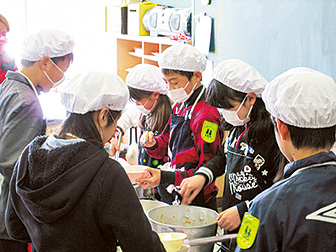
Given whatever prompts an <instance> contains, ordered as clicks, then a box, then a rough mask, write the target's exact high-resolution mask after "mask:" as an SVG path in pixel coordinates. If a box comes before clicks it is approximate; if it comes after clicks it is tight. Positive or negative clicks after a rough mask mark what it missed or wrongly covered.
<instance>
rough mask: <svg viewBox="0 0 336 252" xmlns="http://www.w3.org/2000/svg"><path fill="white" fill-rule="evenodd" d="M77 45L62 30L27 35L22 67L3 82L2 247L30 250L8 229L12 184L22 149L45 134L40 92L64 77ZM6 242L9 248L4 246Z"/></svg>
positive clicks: (0, 149)
mask: <svg viewBox="0 0 336 252" xmlns="http://www.w3.org/2000/svg"><path fill="white" fill-rule="evenodd" d="M73 47H74V40H73V39H72V38H71V36H69V35H68V34H67V33H65V32H62V31H58V30H43V31H40V32H38V33H36V34H33V35H31V36H29V37H27V38H26V39H25V40H24V42H23V50H22V69H21V70H20V71H17V72H12V71H8V72H7V74H6V79H5V80H4V82H3V83H2V84H1V85H0V117H1V121H2V122H1V131H0V172H1V174H2V175H3V176H4V177H5V179H4V182H3V183H2V193H1V196H0V197H1V198H0V250H4V251H17V252H20V251H27V245H26V244H24V243H21V242H16V241H13V239H12V238H10V237H9V236H8V234H7V232H6V228H5V221H4V218H5V208H6V202H7V196H8V184H9V181H10V178H11V175H12V172H13V168H14V165H15V163H16V161H17V159H18V158H19V156H20V154H21V152H22V150H23V149H24V148H25V147H26V145H27V144H28V143H30V142H31V141H32V140H33V139H34V138H35V137H36V136H38V135H43V134H45V130H46V121H45V119H44V116H43V111H42V108H41V105H40V103H39V99H38V95H39V93H40V92H41V91H43V92H48V91H49V90H50V88H52V87H55V86H56V85H57V84H59V83H60V82H61V81H62V80H63V79H64V72H65V71H66V70H67V69H68V67H69V65H70V64H71V62H72V60H73V53H72V50H73ZM2 244H4V246H5V249H1V248H2ZM6 244H8V246H7V245H6Z"/></svg>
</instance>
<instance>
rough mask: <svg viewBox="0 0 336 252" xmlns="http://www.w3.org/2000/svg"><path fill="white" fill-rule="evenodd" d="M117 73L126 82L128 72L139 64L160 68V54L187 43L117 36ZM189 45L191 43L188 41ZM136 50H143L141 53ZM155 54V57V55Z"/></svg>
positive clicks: (153, 38) (156, 38) (161, 38)
mask: <svg viewBox="0 0 336 252" xmlns="http://www.w3.org/2000/svg"><path fill="white" fill-rule="evenodd" d="M116 39H117V73H118V75H119V76H120V77H121V78H122V79H123V80H125V79H126V75H127V74H128V70H129V69H130V68H132V67H134V66H136V65H138V64H152V65H156V66H158V60H159V57H160V54H161V53H162V52H163V51H164V50H166V49H167V48H168V47H170V46H172V45H174V44H176V43H185V41H173V40H170V38H167V37H150V36H131V35H124V34H117V35H116ZM188 43H191V42H189V41H188ZM134 48H136V49H142V50H141V53H139V52H135V51H134V50H135V49H134ZM154 54H155V55H154Z"/></svg>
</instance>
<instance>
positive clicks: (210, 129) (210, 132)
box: [201, 121, 218, 143]
mask: <svg viewBox="0 0 336 252" xmlns="http://www.w3.org/2000/svg"><path fill="white" fill-rule="evenodd" d="M217 129H218V125H217V124H216V123H212V122H208V121H204V123H203V128H202V133H201V137H202V139H203V140H204V141H205V142H207V143H213V142H214V141H215V140H216V135H217Z"/></svg>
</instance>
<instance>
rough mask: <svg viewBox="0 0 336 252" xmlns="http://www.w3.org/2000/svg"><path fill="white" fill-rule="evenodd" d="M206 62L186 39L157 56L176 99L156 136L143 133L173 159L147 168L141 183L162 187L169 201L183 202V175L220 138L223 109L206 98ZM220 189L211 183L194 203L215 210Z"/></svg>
mask: <svg viewBox="0 0 336 252" xmlns="http://www.w3.org/2000/svg"><path fill="white" fill-rule="evenodd" d="M205 65H206V58H205V56H204V55H203V54H202V53H201V52H199V51H198V50H197V49H196V48H195V47H193V46H191V45H188V44H178V45H174V46H171V47H169V48H168V49H166V50H165V51H164V52H163V54H162V56H161V58H160V61H159V67H160V68H161V69H162V73H163V75H164V79H165V81H166V83H167V85H168V87H169V94H170V97H171V98H172V99H173V100H174V101H175V102H176V103H175V105H174V108H173V113H172V115H171V117H170V119H169V121H168V124H167V127H165V129H164V131H163V132H162V133H161V134H160V135H159V136H156V137H153V135H152V134H146V133H144V134H143V138H142V144H143V146H144V147H146V149H147V153H148V154H149V155H151V156H153V157H155V158H162V157H164V156H165V155H167V153H168V154H169V156H170V159H171V163H170V164H168V163H167V165H165V166H164V167H162V168H161V170H157V169H149V171H150V173H151V174H152V177H150V178H147V179H140V180H138V182H142V183H143V184H141V186H142V187H143V188H145V189H146V188H153V187H156V186H158V188H159V192H160V195H161V196H162V197H163V198H164V200H165V201H167V202H169V203H171V204H180V203H181V196H180V195H179V194H178V192H179V186H180V184H181V182H182V180H183V179H184V178H187V177H190V176H192V175H193V174H194V173H195V171H196V170H197V169H198V168H199V167H200V166H201V165H203V164H205V163H207V162H208V161H209V160H210V159H211V158H213V157H214V155H215V154H216V152H217V150H218V148H219V146H220V145H221V141H222V134H221V132H220V130H219V129H218V125H219V123H220V117H219V114H218V112H217V110H216V109H215V108H214V107H211V106H209V105H207V104H205V100H204V98H205V87H204V86H203V85H202V84H201V79H202V72H203V71H204V70H205ZM164 169H168V170H164ZM216 194H217V187H216V186H215V183H211V184H209V185H207V186H206V187H205V188H204V190H202V191H201V192H200V193H199V194H198V195H197V197H196V198H195V200H194V201H193V202H191V204H193V205H199V206H206V207H209V208H212V209H217V203H216Z"/></svg>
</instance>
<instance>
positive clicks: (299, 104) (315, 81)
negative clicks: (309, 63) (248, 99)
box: [262, 67, 336, 128]
mask: <svg viewBox="0 0 336 252" xmlns="http://www.w3.org/2000/svg"><path fill="white" fill-rule="evenodd" d="M262 98H263V100H264V102H265V105H266V109H267V110H268V111H269V112H270V113H271V114H272V115H273V116H274V117H276V118H279V119H280V120H281V121H283V122H284V123H287V124H289V125H292V126H296V127H300V128H327V127H331V126H334V125H336V83H335V81H334V80H333V79H332V78H331V77H329V76H327V75H325V74H323V73H320V72H318V71H315V70H313V69H309V68H305V67H298V68H293V69H291V70H288V71H286V72H284V73H282V74H280V75H279V76H277V77H276V78H275V79H274V80H272V81H271V82H270V83H269V84H268V85H267V86H266V88H265V91H264V92H263V94H262Z"/></svg>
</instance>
